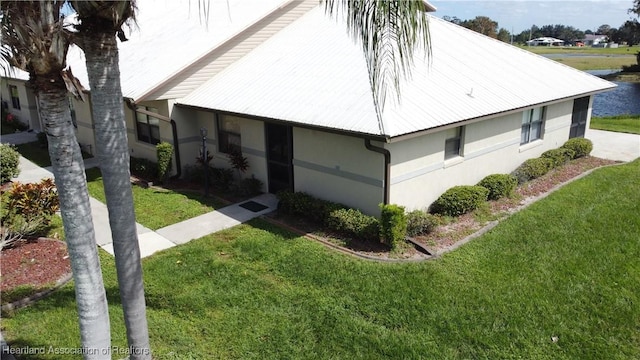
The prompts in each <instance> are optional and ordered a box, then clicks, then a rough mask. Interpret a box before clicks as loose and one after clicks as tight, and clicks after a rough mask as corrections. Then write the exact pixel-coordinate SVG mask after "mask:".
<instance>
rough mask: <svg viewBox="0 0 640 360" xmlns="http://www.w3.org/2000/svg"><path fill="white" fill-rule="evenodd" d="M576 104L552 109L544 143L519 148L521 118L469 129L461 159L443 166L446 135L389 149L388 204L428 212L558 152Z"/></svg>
mask: <svg viewBox="0 0 640 360" xmlns="http://www.w3.org/2000/svg"><path fill="white" fill-rule="evenodd" d="M572 109H573V100H569V101H564V102H560V103H556V104H552V105H548V106H547V109H546V117H545V125H544V133H543V138H542V139H541V140H536V141H533V142H532V143H529V144H525V145H520V133H521V122H522V112H519V113H513V114H509V115H504V116H501V117H498V118H494V119H490V120H485V121H481V122H476V123H472V124H468V125H466V126H465V133H464V138H463V156H462V157H459V158H454V159H449V160H447V161H445V160H444V144H445V135H444V132H436V133H432V134H428V135H423V136H420V137H416V138H412V139H408V140H404V141H401V142H397V143H391V144H386V147H387V148H388V149H389V150H390V151H391V164H392V166H391V195H390V202H391V203H395V204H400V205H403V206H405V207H406V208H407V209H408V210H412V209H425V208H427V207H428V206H429V205H430V204H431V203H432V202H433V201H435V200H436V199H437V198H438V197H439V196H440V195H441V194H442V193H443V192H444V191H446V190H447V189H449V188H450V187H452V186H455V185H475V184H476V183H478V181H480V180H481V179H482V178H483V177H485V176H487V175H490V174H496V173H510V172H512V171H513V170H515V169H516V168H517V167H518V166H519V165H520V164H521V163H522V162H523V161H525V160H527V159H530V158H535V157H538V156H540V154H542V153H543V152H544V151H546V150H549V149H554V148H557V147H560V146H561V145H562V144H563V143H564V142H565V141H566V140H567V139H568V138H569V127H570V125H571V112H572Z"/></svg>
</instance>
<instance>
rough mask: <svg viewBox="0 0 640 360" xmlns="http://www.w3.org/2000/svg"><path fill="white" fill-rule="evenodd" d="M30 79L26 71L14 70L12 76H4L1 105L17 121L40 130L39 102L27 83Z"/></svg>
mask: <svg viewBox="0 0 640 360" xmlns="http://www.w3.org/2000/svg"><path fill="white" fill-rule="evenodd" d="M28 80H29V74H27V73H26V72H24V71H12V72H11V73H10V76H8V77H4V76H3V77H2V83H1V85H0V106H2V108H3V111H6V112H8V113H9V114H12V115H13V118H14V119H16V120H17V121H20V122H22V123H23V124H25V125H28V126H29V128H30V129H33V130H35V131H40V129H41V128H42V126H41V124H40V117H39V116H38V104H37V101H36V96H35V94H34V93H33V89H31V87H30V86H29V85H28V83H27V81H28Z"/></svg>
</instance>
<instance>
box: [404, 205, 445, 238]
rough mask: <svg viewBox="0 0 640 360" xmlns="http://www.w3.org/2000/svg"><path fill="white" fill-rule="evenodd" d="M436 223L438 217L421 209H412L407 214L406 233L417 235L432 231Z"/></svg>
mask: <svg viewBox="0 0 640 360" xmlns="http://www.w3.org/2000/svg"><path fill="white" fill-rule="evenodd" d="M437 225H438V219H436V217H435V216H433V215H432V214H429V213H427V212H425V211H422V210H413V211H411V212H410V213H408V214H407V235H409V236H419V235H425V234H428V233H430V232H432V231H433V229H435V227H436V226H437Z"/></svg>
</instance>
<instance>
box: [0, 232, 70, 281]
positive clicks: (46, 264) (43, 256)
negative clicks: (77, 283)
mask: <svg viewBox="0 0 640 360" xmlns="http://www.w3.org/2000/svg"><path fill="white" fill-rule="evenodd" d="M0 263H1V264H2V277H1V278H0V291H3V292H4V291H7V290H10V289H13V288H15V287H16V286H20V285H28V286H32V287H33V288H34V289H40V288H43V287H46V286H47V285H50V284H55V283H56V282H57V281H58V280H60V279H62V278H64V277H65V276H67V275H69V274H70V273H71V263H70V262H69V254H68V253H67V245H66V244H65V243H64V242H62V241H59V240H55V239H46V238H38V239H34V240H20V241H18V242H16V243H14V245H13V246H11V247H9V248H5V249H3V250H2V251H0Z"/></svg>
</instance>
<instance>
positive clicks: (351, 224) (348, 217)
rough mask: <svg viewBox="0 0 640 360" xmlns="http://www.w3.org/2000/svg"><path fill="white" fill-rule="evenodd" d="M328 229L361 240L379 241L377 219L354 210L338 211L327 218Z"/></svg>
mask: <svg viewBox="0 0 640 360" xmlns="http://www.w3.org/2000/svg"><path fill="white" fill-rule="evenodd" d="M327 223H328V226H329V228H331V229H333V230H336V231H339V232H342V233H345V234H346V235H350V236H353V237H355V238H359V239H362V240H376V241H378V240H379V237H380V235H379V233H380V231H379V225H378V219H376V218H375V217H373V216H369V215H365V214H363V213H362V212H361V211H360V210H356V209H338V210H334V211H332V212H331V213H330V214H329V216H328V221H327Z"/></svg>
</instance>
